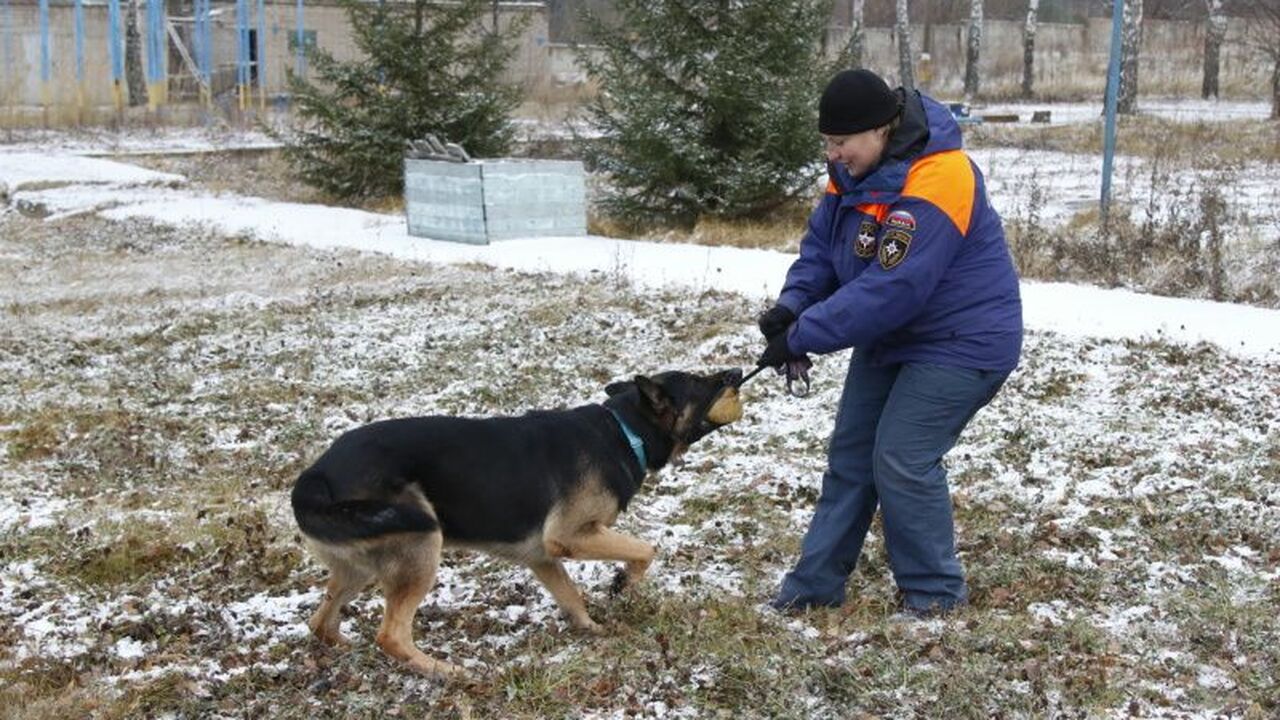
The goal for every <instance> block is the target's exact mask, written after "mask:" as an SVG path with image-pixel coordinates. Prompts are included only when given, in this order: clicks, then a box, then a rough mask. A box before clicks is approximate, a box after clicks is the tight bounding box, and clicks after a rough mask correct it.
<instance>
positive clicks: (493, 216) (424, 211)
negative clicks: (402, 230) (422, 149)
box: [404, 158, 587, 245]
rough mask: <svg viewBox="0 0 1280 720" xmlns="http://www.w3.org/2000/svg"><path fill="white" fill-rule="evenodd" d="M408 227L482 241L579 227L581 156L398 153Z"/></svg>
mask: <svg viewBox="0 0 1280 720" xmlns="http://www.w3.org/2000/svg"><path fill="white" fill-rule="evenodd" d="M404 193H405V211H406V213H407V214H408V216H409V234H410V235H415V236H418V237H426V238H433V239H436V240H456V241H459V242H467V243H476V244H482V245H483V244H488V243H490V242H492V241H494V240H507V239H511V238H522V237H538V236H548V235H585V234H586V233H587V209H586V175H585V172H584V171H583V167H582V163H580V162H573V161H562V160H521V159H507V158H503V159H496V160H479V161H470V162H449V161H445V160H424V159H417V158H405V161H404Z"/></svg>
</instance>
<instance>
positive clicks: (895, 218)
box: [884, 210, 916, 233]
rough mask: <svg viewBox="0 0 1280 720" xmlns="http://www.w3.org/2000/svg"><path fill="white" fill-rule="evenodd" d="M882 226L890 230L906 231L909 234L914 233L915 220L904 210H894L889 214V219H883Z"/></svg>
mask: <svg viewBox="0 0 1280 720" xmlns="http://www.w3.org/2000/svg"><path fill="white" fill-rule="evenodd" d="M884 224H885V225H886V226H888V227H891V228H898V229H899V230H906V231H907V232H909V233H913V232H915V231H916V219H915V216H913V215H912V214H911V213H909V212H907V211H906V210H894V211H893V212H891V213H889V217H887V218H885V219H884Z"/></svg>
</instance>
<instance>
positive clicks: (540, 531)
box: [292, 369, 742, 676]
mask: <svg viewBox="0 0 1280 720" xmlns="http://www.w3.org/2000/svg"><path fill="white" fill-rule="evenodd" d="M741 381H742V373H741V371H739V370H736V369H734V370H726V371H723V372H719V373H715V374H712V375H705V376H704V375H695V374H692V373H685V372H665V373H660V374H657V375H653V376H652V377H646V376H644V375H639V376H636V378H635V379H634V380H631V381H627V382H618V383H612V384H610V385H609V386H608V387H606V388H605V393H606V395H607V396H608V397H607V399H606V400H605V401H604V403H602V404H597V405H584V406H582V407H578V408H573V409H569V410H555V411H536V412H531V413H528V414H526V415H523V416H520V417H494V418H459V417H441V416H434V417H416V418H402V419H396V420H384V421H381V422H376V423H372V424H370V425H365V426H362V427H359V428H356V429H354V430H351V431H349V432H347V433H345V434H343V435H342V436H341V437H339V438H338V439H337V440H335V441H334V443H333V445H332V446H330V447H329V449H328V450H326V451H325V453H324V454H323V455H321V456H320V458H319V459H318V460H316V462H315V464H313V465H312V466H311V467H309V468H307V469H306V470H304V471H303V472H302V474H301V475H300V476H299V477H298V480H297V482H296V483H295V484H294V487H293V495H292V501H293V513H294V517H295V518H296V519H297V521H298V527H299V528H300V529H301V530H302V534H303V536H304V537H305V539H306V543H307V545H308V546H309V547H310V549H311V551H312V552H313V553H314V555H315V557H316V558H317V559H319V560H320V562H321V563H323V564H324V565H325V566H327V567H328V568H329V572H330V575H329V580H328V585H327V587H326V591H325V595H324V599H323V601H322V602H321V603H320V607H319V609H317V610H316V613H315V615H314V616H312V618H311V621H310V622H309V626H310V627H311V631H312V632H313V633H315V635H316V636H317V637H318V638H319V639H320V640H322V641H324V642H326V643H329V644H345V643H346V641H345V640H344V639H343V637H342V635H341V633H340V632H339V629H338V620H339V617H338V616H339V612H340V611H341V609H342V607H343V606H344V605H346V604H347V603H348V602H350V601H351V600H352V599H353V598H355V597H356V595H357V594H359V593H360V591H361V590H363V589H364V588H365V587H367V586H368V585H370V584H372V583H374V582H377V583H378V585H379V586H381V588H382V592H383V594H384V595H385V596H386V609H385V612H384V614H383V618H382V625H381V627H380V628H379V629H378V637H377V643H378V646H379V647H381V648H382V650H383V651H384V652H386V653H387V654H388V655H390V656H392V657H394V658H397V659H399V660H401V661H403V662H405V663H406V664H408V666H409V667H410V668H412V669H413V670H416V671H419V672H422V673H425V674H429V675H441V676H449V675H457V674H460V672H461V671H460V669H459V668H458V667H457V666H454V665H452V664H450V663H447V662H444V661H442V660H437V659H433V658H431V657H429V656H427V655H426V654H425V653H423V652H422V651H421V650H419V649H418V647H417V646H416V645H415V644H414V641H413V617H414V614H415V613H416V612H417V609H418V605H419V603H421V602H422V600H423V598H424V597H426V595H427V593H429V592H430V591H431V588H432V587H433V586H434V584H435V581H436V570H437V568H438V567H439V566H440V555H441V550H442V549H443V548H444V547H458V548H466V549H475V550H482V551H485V552H488V553H491V554H494V555H497V556H500V557H504V558H507V559H509V560H512V561H514V562H518V563H522V564H524V565H527V566H528V567H529V569H531V570H532V571H533V573H534V575H536V576H537V578H538V580H540V581H541V582H542V584H543V585H544V586H546V588H547V590H548V591H549V592H550V593H551V596H552V597H553V598H554V599H555V601H556V603H557V604H558V605H559V606H560V608H561V609H562V610H563V611H564V612H565V613H567V614H568V616H569V619H570V621H571V622H572V623H573V624H574V625H575V626H576V627H578V628H581V629H584V630H587V631H589V632H593V633H599V632H601V628H600V626H599V625H597V624H596V623H595V621H593V620H592V619H591V617H590V616H589V615H588V614H587V607H586V603H585V602H584V601H583V599H582V594H581V593H580V592H579V591H578V588H577V587H576V586H574V584H573V581H572V580H570V578H569V575H568V573H566V572H565V569H564V566H563V565H562V563H561V561H562V559H564V558H572V559H574V560H619V561H622V562H623V563H624V564H623V566H622V567H621V568H620V570H619V573H618V577H617V578H615V582H614V589H615V590H621V589H623V588H625V587H628V586H631V585H633V584H634V583H636V582H638V581H639V580H640V579H641V577H642V576H643V575H644V573H645V571H646V570H647V569H648V567H649V563H650V562H652V560H653V557H654V554H655V552H656V551H655V549H654V547H653V546H652V545H650V544H649V543H647V542H644V541H642V540H638V539H636V538H633V537H629V536H627V535H624V534H622V533H619V532H616V531H614V530H612V529H610V526H611V525H613V523H614V521H615V520H616V519H617V517H618V513H620V512H621V511H623V510H625V509H626V507H627V503H628V502H630V501H631V498H632V497H633V496H634V495H635V494H636V492H637V491H638V490H639V489H640V485H641V482H642V481H643V480H644V477H645V475H646V474H647V473H648V472H649V471H654V470H658V469H659V468H662V467H663V466H664V465H667V464H668V463H672V462H676V461H678V460H679V459H680V457H681V455H683V454H684V452H685V451H686V450H687V449H688V448H689V446H690V445H691V444H692V443H694V442H695V441H697V440H699V439H701V438H703V437H704V436H706V435H707V434H708V433H710V432H712V431H713V430H716V429H717V428H720V427H723V426H725V425H728V424H729V423H731V422H734V421H735V420H738V419H739V418H740V417H742V403H741V401H740V399H739V396H738V385H739V384H740V383H741Z"/></svg>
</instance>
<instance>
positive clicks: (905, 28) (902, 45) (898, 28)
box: [893, 0, 916, 90]
mask: <svg viewBox="0 0 1280 720" xmlns="http://www.w3.org/2000/svg"><path fill="white" fill-rule="evenodd" d="M893 30H894V36H895V37H897V39H898V76H899V78H898V80H899V82H900V83H901V85H902V87H904V88H906V89H908V90H910V89H911V88H914V87H915V86H916V76H915V70H914V64H913V62H912V57H911V17H910V8H909V7H908V6H907V0H897V13H896V17H895V22H894V25H893Z"/></svg>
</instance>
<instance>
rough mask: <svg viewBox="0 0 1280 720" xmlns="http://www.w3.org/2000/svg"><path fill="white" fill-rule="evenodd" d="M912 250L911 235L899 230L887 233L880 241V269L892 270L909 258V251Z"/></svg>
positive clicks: (895, 229) (890, 230)
mask: <svg viewBox="0 0 1280 720" xmlns="http://www.w3.org/2000/svg"><path fill="white" fill-rule="evenodd" d="M910 248H911V233H909V232H906V231H905V230H901V229H899V228H896V227H895V228H890V229H889V230H886V231H885V234H884V238H883V239H881V240H880V267H883V268H884V269H885V270H892V269H894V268H896V267H898V265H900V264H902V261H903V260H905V259H906V258H907V250H909V249H910Z"/></svg>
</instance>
